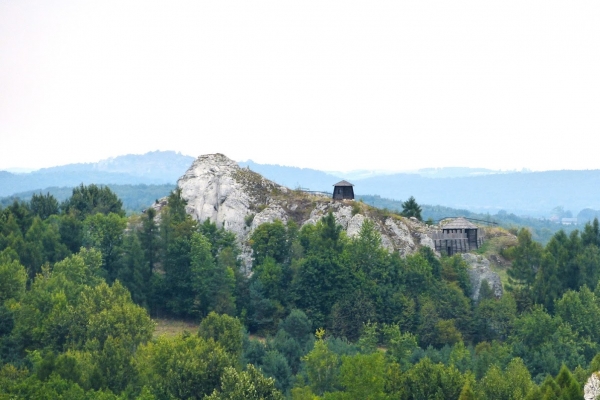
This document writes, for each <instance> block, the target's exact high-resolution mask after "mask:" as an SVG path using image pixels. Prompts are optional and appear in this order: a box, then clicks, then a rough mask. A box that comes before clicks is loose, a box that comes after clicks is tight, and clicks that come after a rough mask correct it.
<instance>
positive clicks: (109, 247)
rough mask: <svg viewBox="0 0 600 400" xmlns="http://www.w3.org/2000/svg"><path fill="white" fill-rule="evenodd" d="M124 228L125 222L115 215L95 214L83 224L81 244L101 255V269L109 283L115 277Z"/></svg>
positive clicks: (122, 218)
mask: <svg viewBox="0 0 600 400" xmlns="http://www.w3.org/2000/svg"><path fill="white" fill-rule="evenodd" d="M126 226H127V220H126V219H125V218H124V217H121V216H119V215H118V214H115V213H109V214H108V215H104V214H100V213H97V214H94V215H90V216H88V217H87V218H86V219H85V221H84V222H83V232H84V239H83V242H84V244H85V246H86V247H88V248H90V247H94V248H96V249H98V250H100V252H101V253H102V267H103V268H104V270H105V271H106V276H107V278H108V281H109V282H112V281H114V280H115V279H116V277H117V273H118V264H119V263H118V261H119V257H120V255H121V254H120V252H121V246H122V244H123V234H124V231H125V227H126Z"/></svg>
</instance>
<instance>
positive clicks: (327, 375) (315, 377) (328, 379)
mask: <svg viewBox="0 0 600 400" xmlns="http://www.w3.org/2000/svg"><path fill="white" fill-rule="evenodd" d="M324 335H325V331H324V330H317V341H316V342H315V346H314V348H313V349H312V350H311V351H310V352H309V353H308V354H307V355H306V356H305V357H304V358H303V360H304V362H305V364H306V373H307V376H308V383H309V385H310V387H311V389H312V391H313V392H314V393H316V394H318V395H322V394H323V393H325V392H332V391H334V390H335V388H336V387H337V385H338V382H339V364H340V360H339V357H338V356H337V355H336V354H335V353H334V352H332V351H331V350H329V349H328V348H327V343H325V340H324V339H323V336H324Z"/></svg>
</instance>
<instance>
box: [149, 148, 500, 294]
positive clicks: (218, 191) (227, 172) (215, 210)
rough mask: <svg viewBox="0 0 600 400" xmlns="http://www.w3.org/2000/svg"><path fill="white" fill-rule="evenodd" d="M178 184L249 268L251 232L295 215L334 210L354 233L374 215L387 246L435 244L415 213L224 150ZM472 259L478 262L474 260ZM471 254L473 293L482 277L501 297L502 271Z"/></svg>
mask: <svg viewBox="0 0 600 400" xmlns="http://www.w3.org/2000/svg"><path fill="white" fill-rule="evenodd" d="M334 183H335V182H331V184H334ZM177 185H178V187H179V188H180V189H181V195H182V197H183V198H184V199H185V200H186V201H187V212H188V213H189V214H190V215H191V216H192V217H193V218H194V219H196V220H197V221H199V222H203V221H205V220H206V219H210V220H211V221H214V222H215V223H216V224H217V226H223V227H224V228H225V229H227V230H229V231H231V232H234V233H235V235H236V237H237V239H238V242H239V244H240V247H241V248H242V252H243V255H242V257H243V261H244V263H245V266H246V268H248V269H247V270H249V268H250V266H251V264H252V254H251V249H250V247H249V245H248V239H249V237H250V235H251V234H252V232H253V231H254V230H255V229H256V228H257V227H258V226H259V225H261V224H264V223H267V222H273V221H275V220H277V219H279V220H281V221H283V222H287V221H289V220H294V221H295V222H296V223H297V224H298V225H299V226H303V225H305V224H316V223H317V221H319V220H320V219H321V218H322V217H323V216H325V215H326V214H327V213H329V212H332V214H333V215H334V217H335V219H336V221H337V223H339V224H340V225H341V226H342V227H343V229H344V230H345V231H346V233H347V235H348V236H349V237H353V236H355V235H357V234H358V233H359V231H360V228H361V226H362V223H363V222H364V221H365V220H366V219H370V220H372V221H373V222H374V223H375V226H376V227H377V229H378V231H379V233H380V234H381V241H382V244H383V246H384V247H385V248H387V249H388V250H389V251H397V252H398V253H399V254H400V255H401V256H406V255H409V254H412V253H414V252H416V251H417V250H418V249H419V248H420V247H422V246H428V247H430V248H432V249H433V241H432V240H431V238H430V236H429V235H430V234H431V233H433V232H436V231H437V230H438V227H436V226H430V225H426V224H424V223H422V222H420V221H418V220H416V219H415V218H404V217H401V216H399V215H397V214H392V213H390V212H387V211H385V210H381V209H377V208H374V207H371V206H369V205H367V204H364V203H362V202H359V201H352V200H344V201H339V200H336V201H334V200H332V199H331V196H329V195H318V194H311V193H307V192H303V191H300V190H291V189H289V188H287V187H285V186H281V185H279V184H277V183H275V182H272V181H270V180H268V179H266V178H265V177H263V176H262V175H260V174H258V173H256V172H254V171H252V170H250V169H249V168H247V167H246V168H242V167H240V166H239V165H238V164H237V163H236V162H235V161H233V160H231V159H229V158H227V157H226V156H224V155H223V154H208V155H203V156H200V157H198V158H197V159H196V160H195V161H194V162H193V164H192V165H191V167H190V168H189V169H188V170H187V172H186V173H185V174H184V175H183V176H182V177H181V178H180V179H179V181H178V182H177ZM164 204H165V203H164V202H159V203H158V204H156V205H155V207H156V208H157V209H160V208H161V206H162V205H164ZM471 258H473V260H476V261H477V262H471V261H473V260H471ZM471 258H468V257H467V258H466V261H467V263H468V264H469V265H470V267H471V270H470V271H469V274H470V275H471V280H472V282H473V287H474V298H475V299H476V298H477V296H478V293H479V287H480V285H481V282H482V281H483V280H487V281H488V283H489V284H490V287H492V289H493V290H494V292H495V293H496V295H497V296H500V295H501V294H502V285H501V283H500V279H499V278H498V276H497V274H495V273H494V272H492V271H491V270H490V268H489V262H488V261H487V260H485V259H483V257H481V256H478V257H476V258H474V257H471Z"/></svg>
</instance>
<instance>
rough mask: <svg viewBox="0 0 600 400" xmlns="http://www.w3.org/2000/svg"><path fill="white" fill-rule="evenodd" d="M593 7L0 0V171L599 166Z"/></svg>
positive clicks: (598, 58) (598, 11) (596, 7)
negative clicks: (138, 158)
mask: <svg viewBox="0 0 600 400" xmlns="http://www.w3.org/2000/svg"><path fill="white" fill-rule="evenodd" d="M599 15H600V2H598V1H597V0H593V1H572V2H566V1H552V0H543V1H523V0H518V1H511V0H508V1H481V0H476V1H460V0H456V1H447V0H446V1H435V0H432V1H428V0H424V1H397V0H394V1H386V0H382V1H376V2H373V1H360V2H359V1H323V0H320V1H310V0H309V1H281V0H277V1H267V0H265V1H248V0H244V1H234V0H232V1H197V0H194V1H177V0H174V1H151V0H144V1H135V0H131V1H123V0H118V1H113V0H102V1H66V0H65V1H59V0H48V1H43V2H40V1H37V0H35V1H31V0H0V170H2V169H7V168H18V167H20V168H42V167H50V166H56V165H64V164H69V163H75V162H95V161H99V160H101V159H105V158H109V157H114V156H118V155H124V154H143V153H146V152H148V151H154V150H175V151H179V152H181V153H183V154H187V155H191V156H199V155H201V154H207V153H216V152H218V153H223V154H225V155H227V156H228V157H230V158H232V159H235V160H238V161H242V160H247V159H252V160H254V161H255V162H259V163H270V164H280V165H290V166H297V167H309V168H316V169H321V170H336V171H350V170H359V169H365V170H388V171H402V170H414V169H417V168H429V167H432V168H437V167H449V166H466V167H483V168H491V169H502V170H514V169H522V168H527V169H531V170H551V169H600V157H598V149H599V148H600V146H599V144H600V143H599V142H600V138H599V136H600V73H599V72H598V71H600V24H599V23H598V16H599Z"/></svg>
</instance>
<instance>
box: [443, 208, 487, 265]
mask: <svg viewBox="0 0 600 400" xmlns="http://www.w3.org/2000/svg"><path fill="white" fill-rule="evenodd" d="M431 238H432V239H433V242H434V244H435V249H436V250H437V251H439V252H440V253H445V254H447V255H449V256H451V255H453V254H456V253H466V252H469V251H471V250H475V249H478V248H479V246H481V245H482V244H483V241H484V239H485V237H484V234H483V229H481V228H478V227H477V225H475V224H473V223H471V222H469V221H467V220H466V219H465V218H462V217H461V218H455V219H453V220H451V221H450V222H448V223H447V224H445V225H443V227H442V233H434V234H433V235H432V237H431Z"/></svg>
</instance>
